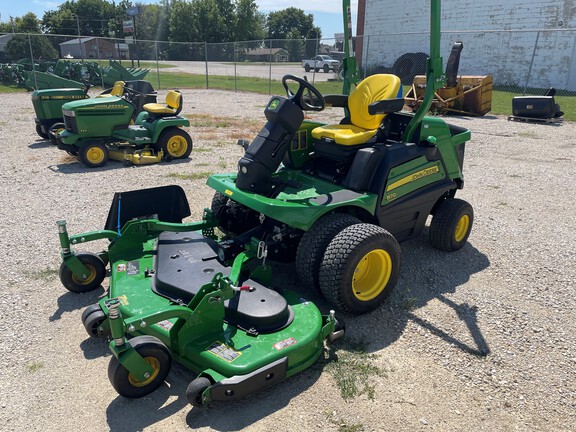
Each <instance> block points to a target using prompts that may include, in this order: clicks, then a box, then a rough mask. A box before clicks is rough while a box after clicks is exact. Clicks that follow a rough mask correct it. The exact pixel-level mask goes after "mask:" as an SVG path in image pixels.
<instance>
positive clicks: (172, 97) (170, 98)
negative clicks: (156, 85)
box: [166, 90, 182, 114]
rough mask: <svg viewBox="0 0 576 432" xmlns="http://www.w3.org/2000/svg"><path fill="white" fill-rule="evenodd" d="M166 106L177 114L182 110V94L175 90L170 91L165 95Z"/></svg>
mask: <svg viewBox="0 0 576 432" xmlns="http://www.w3.org/2000/svg"><path fill="white" fill-rule="evenodd" d="M166 105H168V108H171V109H173V110H174V111H175V114H178V113H179V112H180V111H181V110H182V94H181V93H180V92H179V91H176V90H170V91H169V92H168V94H167V95H166Z"/></svg>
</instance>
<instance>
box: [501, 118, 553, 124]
mask: <svg viewBox="0 0 576 432" xmlns="http://www.w3.org/2000/svg"><path fill="white" fill-rule="evenodd" d="M508 120H512V121H523V122H526V123H546V124H559V123H562V122H563V121H564V118H563V117H554V118H537V117H518V116H508Z"/></svg>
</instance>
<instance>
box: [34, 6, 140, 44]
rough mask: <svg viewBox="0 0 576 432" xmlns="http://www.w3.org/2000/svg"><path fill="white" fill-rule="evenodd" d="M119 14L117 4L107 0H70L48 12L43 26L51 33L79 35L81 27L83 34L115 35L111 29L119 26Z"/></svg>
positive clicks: (43, 19) (43, 20)
mask: <svg viewBox="0 0 576 432" xmlns="http://www.w3.org/2000/svg"><path fill="white" fill-rule="evenodd" d="M127 3H129V2H123V3H122V4H127ZM120 9H121V6H120ZM124 10H125V9H124ZM117 16H118V14H117V6H115V5H114V4H113V3H110V2H108V1H106V0H77V1H76V0H69V1H66V2H64V3H62V4H61V5H60V6H58V10H56V11H48V12H46V13H45V14H44V16H43V17H42V27H43V29H44V31H45V32H46V33H50V34H63V35H77V34H78V28H80V34H81V35H82V36H115V34H114V33H115V32H114V31H112V33H113V34H111V29H112V30H114V27H116V26H117V25H116V24H115V21H116V19H117Z"/></svg>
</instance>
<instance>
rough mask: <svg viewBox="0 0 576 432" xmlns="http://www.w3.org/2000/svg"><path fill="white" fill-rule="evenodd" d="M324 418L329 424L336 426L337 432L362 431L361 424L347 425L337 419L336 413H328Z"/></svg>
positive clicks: (362, 426) (342, 420) (340, 419)
mask: <svg viewBox="0 0 576 432" xmlns="http://www.w3.org/2000/svg"><path fill="white" fill-rule="evenodd" d="M326 418H327V419H328V421H329V422H330V423H332V424H333V425H335V426H338V432H362V431H363V430H364V425H363V424H351V425H349V424H347V423H346V422H345V421H344V419H342V418H337V417H336V412H335V411H334V412H328V413H326Z"/></svg>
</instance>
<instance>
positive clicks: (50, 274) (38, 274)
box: [30, 269, 58, 280]
mask: <svg viewBox="0 0 576 432" xmlns="http://www.w3.org/2000/svg"><path fill="white" fill-rule="evenodd" d="M56 276H58V270H54V269H44V270H38V271H35V272H31V273H30V277H31V278H32V279H35V280H50V279H53V278H55V277H56Z"/></svg>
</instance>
